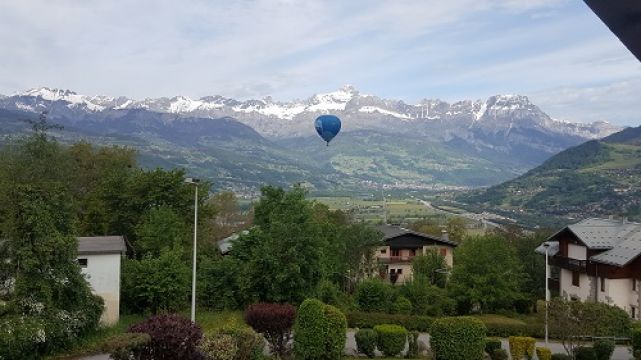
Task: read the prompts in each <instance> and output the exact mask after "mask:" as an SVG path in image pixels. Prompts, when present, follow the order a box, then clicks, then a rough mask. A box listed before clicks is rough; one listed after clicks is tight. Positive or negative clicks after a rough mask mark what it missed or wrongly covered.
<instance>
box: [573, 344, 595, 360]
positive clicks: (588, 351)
mask: <svg viewBox="0 0 641 360" xmlns="http://www.w3.org/2000/svg"><path fill="white" fill-rule="evenodd" d="M574 359H575V360H597V357H596V351H594V348H591V347H588V346H579V347H577V348H576V349H574Z"/></svg>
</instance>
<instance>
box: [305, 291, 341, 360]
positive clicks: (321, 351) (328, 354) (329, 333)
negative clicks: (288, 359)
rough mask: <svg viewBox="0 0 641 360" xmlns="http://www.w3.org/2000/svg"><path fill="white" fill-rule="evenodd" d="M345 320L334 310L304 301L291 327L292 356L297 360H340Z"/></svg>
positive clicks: (312, 300)
mask: <svg viewBox="0 0 641 360" xmlns="http://www.w3.org/2000/svg"><path fill="white" fill-rule="evenodd" d="M346 330H347V320H346V318H345V315H344V314H343V313H342V312H341V311H340V310H339V309H338V308H336V307H334V306H332V305H327V304H325V303H323V302H322V301H320V300H316V299H307V300H305V301H303V303H302V304H301V305H300V307H299V308H298V314H297V316H296V322H295V324H294V356H295V358H296V359H299V360H317V359H326V360H330V359H340V358H341V357H342V355H343V349H344V348H345V341H346V340H347V339H346V336H345V333H346Z"/></svg>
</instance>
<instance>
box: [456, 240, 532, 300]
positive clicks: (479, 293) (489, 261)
mask: <svg viewBox="0 0 641 360" xmlns="http://www.w3.org/2000/svg"><path fill="white" fill-rule="evenodd" d="M454 257H455V259H456V260H455V261H456V266H455V267H454V269H453V270H452V276H451V279H450V282H449V283H448V290H449V291H450V293H451V294H452V296H454V298H455V299H456V300H457V302H458V303H459V304H467V305H470V306H471V307H475V308H478V309H479V310H480V311H481V312H493V311H497V310H501V309H512V308H513V305H514V302H515V301H517V300H519V299H521V298H522V294H521V292H520V291H521V289H522V279H523V270H522V267H521V264H520V263H519V261H518V257H517V256H516V253H515V251H514V249H513V248H512V247H511V246H509V245H508V244H507V243H506V242H505V241H504V240H503V239H501V238H499V237H496V236H477V237H471V238H468V239H466V241H465V242H464V243H463V244H462V245H461V246H459V247H458V248H457V249H456V251H455V253H454Z"/></svg>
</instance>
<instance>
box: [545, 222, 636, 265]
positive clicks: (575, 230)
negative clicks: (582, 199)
mask: <svg viewBox="0 0 641 360" xmlns="http://www.w3.org/2000/svg"><path fill="white" fill-rule="evenodd" d="M563 231H570V232H571V233H572V234H574V235H575V236H576V237H577V239H578V240H579V241H581V242H582V243H583V244H584V245H585V246H586V247H587V248H588V249H591V250H605V251H604V252H601V253H599V254H597V255H594V256H591V257H590V261H594V262H598V263H603V264H608V265H614V266H625V265H627V264H628V263H629V262H631V261H632V260H634V259H636V258H637V257H638V256H639V255H641V224H639V223H633V222H628V221H621V220H611V219H586V220H583V221H580V222H578V223H576V224H572V225H568V226H566V227H565V228H563V229H561V230H560V231H559V232H557V233H556V234H554V235H552V236H551V237H550V239H548V240H549V241H550V242H554V239H555V238H556V237H557V235H559V234H560V233H562V232H563ZM539 248H540V247H539ZM539 248H537V250H536V251H537V252H539V251H538V250H539ZM557 249H558V243H557Z"/></svg>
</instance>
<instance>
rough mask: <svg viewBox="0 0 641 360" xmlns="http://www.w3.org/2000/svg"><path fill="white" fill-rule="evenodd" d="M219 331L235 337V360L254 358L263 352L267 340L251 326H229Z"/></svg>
mask: <svg viewBox="0 0 641 360" xmlns="http://www.w3.org/2000/svg"><path fill="white" fill-rule="evenodd" d="M217 333H219V334H226V335H229V336H231V337H232V338H233V339H234V342H235V343H236V348H237V351H236V355H235V356H234V360H252V359H256V358H257V357H259V356H260V355H261V354H262V353H263V348H264V347H265V340H264V339H263V337H262V336H260V335H259V334H257V333H256V332H255V331H254V330H252V329H251V328H248V327H240V326H227V327H223V328H222V329H220V330H218V331H217Z"/></svg>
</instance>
